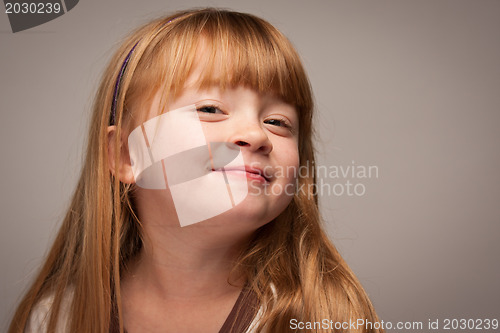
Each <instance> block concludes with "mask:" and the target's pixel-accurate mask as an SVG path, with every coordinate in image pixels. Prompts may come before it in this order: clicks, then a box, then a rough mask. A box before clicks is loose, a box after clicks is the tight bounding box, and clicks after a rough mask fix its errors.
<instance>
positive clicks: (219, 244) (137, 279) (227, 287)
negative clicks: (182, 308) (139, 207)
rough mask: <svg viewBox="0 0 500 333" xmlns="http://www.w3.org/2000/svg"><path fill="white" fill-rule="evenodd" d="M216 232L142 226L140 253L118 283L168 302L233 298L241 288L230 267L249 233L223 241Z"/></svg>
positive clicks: (186, 228) (212, 228)
mask: <svg viewBox="0 0 500 333" xmlns="http://www.w3.org/2000/svg"><path fill="white" fill-rule="evenodd" d="M221 230H223V229H221V227H217V226H215V227H214V226H208V227H206V226H202V225H200V226H194V225H193V226H190V227H185V228H181V227H177V226H175V227H174V226H159V225H152V224H145V225H144V236H145V237H144V243H143V249H142V251H141V253H140V254H139V255H138V256H137V258H135V259H134V260H133V262H132V263H131V265H130V267H129V270H128V273H129V274H128V275H127V274H126V280H125V281H124V282H125V283H127V282H132V283H134V284H137V285H140V286H141V288H142V290H149V291H150V292H152V293H154V294H155V295H157V296H160V297H161V298H162V299H170V300H176V299H182V300H185V301H188V300H195V299H196V300H203V299H207V300H213V299H215V298H218V297H224V296H225V295H227V294H229V293H234V291H235V288H237V289H241V287H242V285H243V283H244V281H243V279H242V278H241V276H238V273H237V272H235V271H234V270H233V268H234V264H235V262H236V260H237V258H238V256H239V254H240V252H241V250H242V248H243V246H245V245H246V244H247V242H248V239H249V237H250V235H251V233H244V232H242V233H241V234H239V235H235V234H234V233H233V234H232V235H231V237H225V236H224V233H222V234H221Z"/></svg>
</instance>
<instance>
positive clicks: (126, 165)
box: [108, 126, 135, 184]
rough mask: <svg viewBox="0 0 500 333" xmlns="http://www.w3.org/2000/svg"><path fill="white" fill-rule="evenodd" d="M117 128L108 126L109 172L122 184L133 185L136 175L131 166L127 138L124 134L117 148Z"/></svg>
mask: <svg viewBox="0 0 500 333" xmlns="http://www.w3.org/2000/svg"><path fill="white" fill-rule="evenodd" d="M116 135H117V129H116V126H108V166H109V171H110V172H111V174H112V175H113V176H115V177H116V178H118V179H119V180H120V181H121V182H122V183H125V184H133V183H135V178H134V173H133V172H132V166H131V165H130V155H129V151H128V145H127V141H126V138H124V137H123V133H122V135H121V137H120V140H119V141H118V145H119V146H118V147H117V146H116ZM117 153H118V154H119V157H118V165H116V160H115V157H116V154H117Z"/></svg>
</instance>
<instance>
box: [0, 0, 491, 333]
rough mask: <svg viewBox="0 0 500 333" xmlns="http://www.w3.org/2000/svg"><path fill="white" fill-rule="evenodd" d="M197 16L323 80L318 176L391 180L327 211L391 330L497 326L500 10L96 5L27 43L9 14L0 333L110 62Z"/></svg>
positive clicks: (336, 201)
mask: <svg viewBox="0 0 500 333" xmlns="http://www.w3.org/2000/svg"><path fill="white" fill-rule="evenodd" d="M193 6H218V7H228V8H232V9H235V10H240V11H245V12H250V13H254V14H257V15H259V16H261V17H263V18H265V19H267V20H269V21H270V22H271V23H273V24H274V25H276V26H277V27H278V28H279V29H281V30H282V31H283V32H284V33H285V34H286V35H287V36H288V37H289V38H290V39H291V40H292V42H293V43H294V44H295V46H296V47H297V49H298V50H299V53H300V54H301V56H302V58H303V61H304V64H305V66H306V69H307V71H308V73H309V75H310V79H311V83H312V86H313V89H314V92H315V97H316V102H317V111H318V117H317V120H318V122H317V124H318V126H317V130H318V153H319V160H320V162H321V164H323V165H326V166H333V165H337V166H339V165H342V166H348V165H352V161H354V162H355V164H356V165H365V166H368V165H376V166H377V167H378V169H379V177H378V178H372V179H354V180H353V181H354V183H357V182H360V183H363V184H364V186H365V188H366V193H365V194H364V195H363V196H347V195H342V196H336V195H332V194H330V195H324V196H323V197H322V199H321V209H322V212H323V215H324V218H325V225H326V228H327V229H328V232H329V234H330V235H331V237H332V239H333V240H334V243H335V244H336V245H337V247H338V248H339V249H340V251H341V253H342V254H343V256H344V257H345V259H346V260H347V262H348V263H349V264H350V265H351V267H352V268H353V270H354V271H355V273H356V274H357V276H358V277H359V279H360V280H361V282H362V283H363V285H364V286H365V288H366V290H367V291H368V293H369V294H370V296H371V299H372V300H373V302H374V304H375V307H376V309H377V311H378V314H379V315H380V317H381V318H382V319H384V320H385V321H393V322H396V321H407V320H412V321H422V322H424V324H425V325H427V321H428V319H431V320H436V319H439V320H440V321H441V324H442V321H443V320H444V319H445V318H467V319H468V318H500V287H499V286H498V282H499V281H500V265H499V263H498V259H497V257H498V255H499V254H500V242H498V238H499V235H500V225H499V222H500V176H499V171H500V149H499V147H498V145H499V143H500V131H499V129H498V127H499V126H500V63H499V62H500V1H496V0H495V1H486V0H477V1H476V0H474V1H473V0H470V1H460V0H450V1H444V0H436V1H396V0H394V1H317V0H316V1H314V0H313V1H309V2H307V3H306V2H304V1H269V0H257V1H253V2H250V1H223V0H220V1H216V0H213V1H194V0H183V1H180V0H176V1H156V0H148V1H118V0H113V1H111V0H110V1H96V0H87V1H81V2H80V3H79V4H78V5H77V6H76V7H75V8H74V9H73V10H71V11H70V12H68V13H67V14H65V15H63V16H62V17H59V18H58V19H56V20H53V21H51V22H48V23H46V24H44V25H42V26H39V27H36V28H33V29H30V30H28V31H25V32H20V33H16V34H13V33H12V32H11V31H10V27H9V23H8V20H7V15H6V14H5V13H4V12H2V13H0V80H1V81H0V82H1V85H0V88H1V89H0V110H1V121H0V135H1V137H0V138H1V140H0V147H1V163H0V175H1V178H2V180H1V186H2V189H1V192H0V214H1V233H0V246H1V247H0V256H1V257H0V264H1V270H0V271H1V273H0V274H1V275H0V278H1V283H0V288H1V289H0V331H1V330H3V329H4V328H5V327H6V326H7V323H8V320H9V318H10V316H11V315H12V313H13V309H14V305H15V304H16V303H17V301H18V300H19V297H20V295H21V292H22V290H23V289H24V288H25V287H26V286H27V284H28V283H29V281H30V280H31V279H32V277H33V274H34V271H35V270H36V268H37V267H38V266H39V264H40V263H41V260H42V259H43V256H44V254H45V253H46V251H47V248H48V246H49V245H50V244H51V241H52V239H53V237H54V234H55V231H56V230H57V228H58V226H59V224H60V221H61V218H62V216H63V214H64V211H65V209H66V207H67V205H68V202H69V197H70V195H71V192H72V191H73V188H74V186H75V183H76V179H77V176H78V173H79V168H80V165H81V164H80V162H81V156H82V150H83V146H84V141H85V135H86V134H85V131H86V127H87V119H88V113H89V109H90V105H91V100H92V98H93V95H94V92H95V89H96V85H97V81H98V78H99V75H100V74H101V72H102V70H103V67H104V65H105V64H106V62H107V61H108V59H109V57H110V55H111V52H112V51H113V50H114V49H115V47H116V45H117V43H118V42H119V40H120V38H121V37H123V36H124V35H125V34H126V33H127V32H128V31H130V30H131V29H133V28H135V27H136V26H138V25H139V24H142V23H144V22H146V21H148V20H149V19H151V18H153V17H157V16H158V15H160V14H162V13H169V12H171V11H173V10H179V9H184V8H189V7H193ZM334 181H344V182H345V180H343V179H340V180H332V179H328V180H326V182H330V183H331V182H334ZM423 331H427V330H423Z"/></svg>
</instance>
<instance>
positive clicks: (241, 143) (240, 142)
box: [235, 141, 248, 146]
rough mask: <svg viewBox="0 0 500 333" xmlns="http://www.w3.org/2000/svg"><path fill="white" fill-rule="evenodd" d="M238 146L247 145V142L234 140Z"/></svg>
mask: <svg viewBox="0 0 500 333" xmlns="http://www.w3.org/2000/svg"><path fill="white" fill-rule="evenodd" d="M235 143H236V144H237V145H238V146H248V142H245V141H236V142H235Z"/></svg>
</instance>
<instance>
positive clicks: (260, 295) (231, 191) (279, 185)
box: [9, 9, 382, 333]
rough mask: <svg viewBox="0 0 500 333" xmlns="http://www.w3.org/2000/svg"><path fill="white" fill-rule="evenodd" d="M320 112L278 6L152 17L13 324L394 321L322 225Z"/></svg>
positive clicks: (132, 46) (102, 90) (363, 325)
mask: <svg viewBox="0 0 500 333" xmlns="http://www.w3.org/2000/svg"><path fill="white" fill-rule="evenodd" d="M312 112H313V101H312V93H311V90H310V85H309V82H308V79H307V76H306V74H305V72H304V69H303V66H302V64H301V62H300V59H299V56H298V55H297V53H296V51H295V50H294V48H293V47H292V45H291V43H290V42H289V41H288V40H287V39H286V38H285V37H284V36H283V35H282V34H281V33H280V32H279V31H278V30H276V29H275V28H274V27H273V26H271V25H270V24H269V23H267V22H266V21H264V20H262V19H259V18H257V17H255V16H252V15H248V14H242V13H236V12H230V11H223V10H217V9H203V10H193V11H186V12H180V13H177V14H175V15H172V16H170V17H166V18H162V19H159V20H156V21H153V22H151V23H149V24H147V25H145V26H144V27H142V28H140V29H138V30H137V31H136V32H134V33H133V34H132V35H131V36H130V37H128V38H127V39H126V41H125V42H124V43H123V45H122V46H121V47H120V49H119V50H118V52H117V53H116V55H115V56H114V57H113V59H112V60H111V62H110V65H109V66H108V68H107V70H106V72H105V73H104V76H103V79H102V82H101V84H100V87H99V89H98V92H97V96H96V99H95V103H94V108H93V116H92V120H91V128H90V133H89V142H88V148H87V154H86V159H85V163H84V166H83V170H82V174H81V177H80V180H79V183H78V186H77V188H76V191H75V194H74V197H73V200H72V202H71V205H70V207H69V209H68V212H67V214H66V217H65V219H64V222H63V224H62V226H61V229H60V231H59V233H58V235H57V238H56V240H55V242H54V245H53V246H52V249H51V251H50V253H49V255H48V257H47V259H46V261H45V263H44V265H43V267H42V269H41V271H40V273H39V274H38V276H37V278H36V279H35V282H34V283H33V284H32V286H31V287H30V288H29V290H28V292H27V293H26V295H25V296H24V298H23V300H22V302H21V304H20V305H19V307H18V309H17V311H16V313H15V315H14V318H13V320H12V323H11V325H10V329H9V332H11V333H13V332H102V333H104V332H129V333H134V332H288V331H309V332H381V331H382V330H381V329H377V328H374V327H378V326H377V325H376V324H377V321H378V318H377V316H376V314H375V311H374V309H373V307H372V305H371V303H370V300H369V299H368V297H367V295H366V293H365V292H364V290H363V288H362V287H361V285H360V283H359V282H358V280H357V279H356V277H355V276H354V274H353V273H352V271H351V270H350V269H349V267H348V266H347V264H346V263H345V262H344V260H343V259H342V258H341V256H340V254H339V253H338V252H337V250H336V249H335V247H334V246H333V245H332V243H331V242H330V241H329V240H328V238H327V236H326V235H325V233H324V231H323V229H322V227H321V223H320V222H321V219H320V215H319V212H318V203H317V197H316V194H315V189H314V185H315V171H314V167H313V166H314V149H313V144H312V140H311V134H312V123H311V121H312ZM297 170H300V172H297ZM353 323H358V324H357V325H353Z"/></svg>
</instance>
